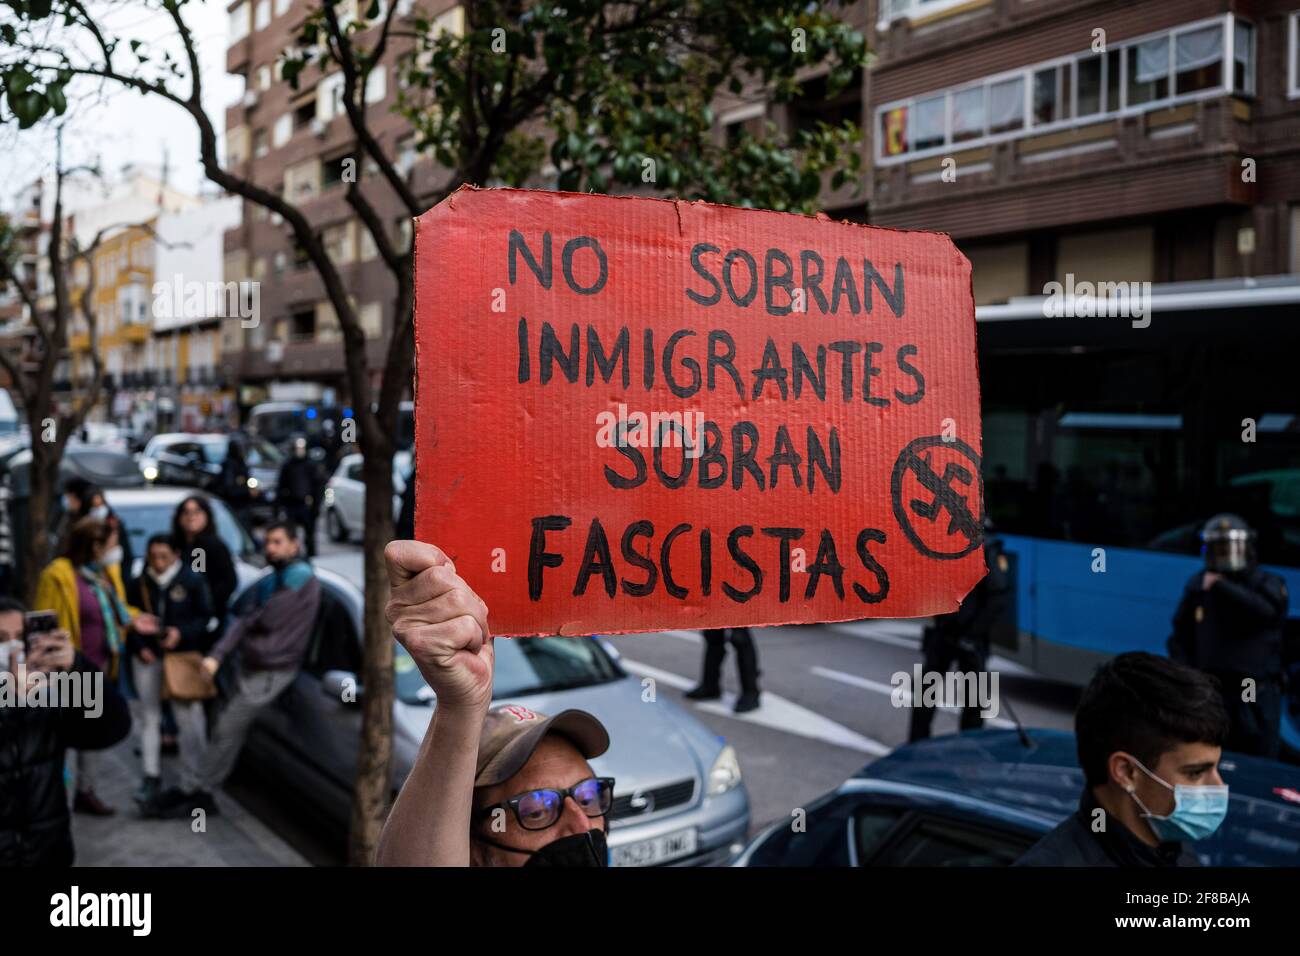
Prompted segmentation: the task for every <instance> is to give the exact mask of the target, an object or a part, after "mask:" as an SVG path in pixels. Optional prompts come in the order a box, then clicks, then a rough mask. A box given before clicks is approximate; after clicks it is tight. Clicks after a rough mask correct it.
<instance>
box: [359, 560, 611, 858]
mask: <svg viewBox="0 0 1300 956" xmlns="http://www.w3.org/2000/svg"><path fill="white" fill-rule="evenodd" d="M384 560H385V561H386V562H387V564H388V577H389V584H390V586H391V595H390V599H389V602H388V609H387V613H388V620H389V622H390V623H391V624H392V625H393V636H394V637H396V638H397V640H398V641H400V642H401V643H402V646H403V647H405V648H406V650H407V652H408V653H409V654H410V655H411V657H412V659H413V660H414V661H415V663H416V665H417V666H418V667H419V668H420V673H421V674H422V675H423V676H424V679H425V681H426V682H428V684H429V686H430V687H431V688H433V691H434V693H436V694H437V697H438V700H437V706H436V707H435V708H434V712H433V719H432V720H430V722H429V729H428V731H427V732H426V733H425V736H424V742H423V743H422V744H421V745H420V753H419V755H418V756H417V757H416V760H415V765H414V766H413V767H412V768H411V773H410V775H409V776H408V777H407V778H406V783H405V784H403V786H402V790H401V793H399V794H398V796H397V801H396V802H395V803H394V804H393V810H392V813H390V814H389V817H388V822H387V823H386V824H385V825H384V833H383V836H382V837H381V839H380V842H379V852H378V855H377V862H378V863H379V864H380V865H381V866H607V865H608V862H609V854H608V850H607V848H606V843H605V836H606V832H607V828H608V822H607V820H608V817H607V814H608V813H609V808H610V805H611V803H612V802H613V797H614V781H613V780H612V779H611V778H609V777H597V776H596V774H595V772H594V771H593V770H592V769H591V765H590V764H589V763H587V761H588V760H590V759H591V758H593V757H598V756H600V755H601V754H603V753H604V752H605V751H606V750H607V749H608V748H609V734H608V733H607V732H606V731H605V728H604V726H602V725H601V723H600V721H598V720H597V719H596V718H595V717H593V716H592V715H591V714H588V713H586V712H585V711H580V710H566V711H564V712H562V713H559V714H556V715H555V716H553V717H548V716H546V715H545V714H539V713H537V712H536V711H533V710H530V709H528V708H527V707H523V706H520V705H518V704H513V705H507V706H504V707H496V708H492V709H489V705H490V704H491V701H492V671H493V665H494V662H495V656H494V654H493V650H492V635H491V632H490V631H489V630H488V625H487V615H488V609H487V606H486V605H485V604H484V603H483V601H482V600H481V599H480V598H479V596H478V595H477V594H475V593H474V592H473V590H471V589H470V587H469V585H468V584H466V583H465V581H464V580H463V579H462V578H461V577H460V576H459V575H458V574H456V568H455V566H454V565H453V564H452V562H451V560H450V559H449V558H448V557H447V556H446V555H445V554H443V553H442V551H440V550H439V549H438V548H436V547H434V546H433V545H431V544H424V543H422V542H418V541H393V542H391V543H390V544H389V545H388V547H387V548H386V549H385V550H384Z"/></svg>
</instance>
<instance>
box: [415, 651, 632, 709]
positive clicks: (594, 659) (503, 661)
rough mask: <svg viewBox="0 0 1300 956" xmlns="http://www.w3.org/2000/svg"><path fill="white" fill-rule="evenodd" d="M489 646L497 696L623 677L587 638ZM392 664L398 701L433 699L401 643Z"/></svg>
mask: <svg viewBox="0 0 1300 956" xmlns="http://www.w3.org/2000/svg"><path fill="white" fill-rule="evenodd" d="M493 647H494V649H495V650H496V672H495V674H494V675H493V678H492V696H493V698H496V699H500V698H503V697H523V696H525V695H527V694H547V693H552V692H554V691H561V690H573V689H574V688H577V687H590V686H592V685H593V684H605V683H608V682H609V681H613V680H618V679H619V678H620V677H622V676H623V675H622V672H621V671H620V670H619V669H618V665H617V664H615V663H614V661H613V660H612V659H611V658H610V656H609V655H608V654H606V653H605V651H604V650H603V649H602V648H601V646H600V644H599V642H597V641H596V640H594V639H592V638H587V637H545V638H543V637H516V638H510V639H506V638H502V639H501V640H499V641H495V642H494V644H493ZM393 669H394V671H395V675H396V681H397V696H398V698H399V699H400V700H402V701H403V702H404V703H407V704H418V703H425V702H428V701H431V700H432V699H433V692H432V691H431V690H430V689H429V686H428V685H427V684H426V683H425V682H424V678H423V677H422V676H421V675H420V671H419V670H418V669H417V668H416V666H415V661H413V660H412V659H411V656H410V655H409V654H407V653H406V650H405V649H404V648H402V647H401V646H400V645H398V646H397V647H396V648H395V649H394V661H393Z"/></svg>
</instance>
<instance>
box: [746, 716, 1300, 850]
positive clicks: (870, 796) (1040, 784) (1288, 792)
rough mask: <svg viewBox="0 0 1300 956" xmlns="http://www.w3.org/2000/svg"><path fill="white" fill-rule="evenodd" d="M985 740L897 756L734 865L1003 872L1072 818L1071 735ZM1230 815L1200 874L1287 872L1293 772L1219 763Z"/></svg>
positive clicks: (926, 745)
mask: <svg viewBox="0 0 1300 956" xmlns="http://www.w3.org/2000/svg"><path fill="white" fill-rule="evenodd" d="M1026 735H1027V737H1028V739H1029V746H1027V747H1026V746H1025V745H1024V743H1023V742H1022V741H1021V739H1020V736H1019V734H1018V733H1017V732H1016V731H1014V730H988V731H976V732H972V733H965V734H953V735H949V736H946V737H936V738H934V739H931V740H926V741H922V742H920V743H916V744H909V745H907V746H904V747H899V748H898V749H897V750H895V751H894V752H893V753H891V754H890V755H889V756H887V757H883V758H881V759H880V760H877V761H876V762H875V763H872V764H869V765H868V766H866V767H864V768H863V769H862V770H861V771H859V772H858V773H857V774H855V775H854V776H853V777H851V778H849V779H848V780H847V781H845V782H844V784H843V785H842V786H840V787H839V789H837V790H836V791H834V792H833V793H829V794H826V795H825V796H823V797H820V798H819V799H817V800H815V801H813V802H812V803H811V804H810V805H809V806H807V807H805V808H802V809H803V815H802V817H801V815H800V811H799V810H796V811H795V812H794V814H793V815H792V816H791V819H790V820H779V821H777V822H776V823H775V824H773V825H772V826H770V827H768V828H767V829H766V830H764V831H763V832H762V833H760V834H759V835H758V836H757V837H755V839H754V840H753V842H752V843H750V845H749V846H748V847H747V848H746V849H745V851H744V853H742V854H741V856H740V857H739V858H738V859H737V861H736V864H735V865H737V866H1007V865H1009V864H1010V863H1012V862H1014V861H1015V859H1016V858H1017V857H1019V856H1020V855H1021V854H1022V853H1023V852H1024V851H1025V850H1026V849H1028V848H1029V847H1030V846H1032V845H1033V844H1034V843H1035V842H1036V841H1037V840H1038V839H1039V838H1040V837H1041V836H1042V835H1043V834H1045V833H1046V832H1047V831H1048V830H1050V829H1052V828H1053V827H1055V826H1056V825H1057V824H1058V823H1060V822H1061V821H1062V820H1063V819H1065V817H1067V816H1069V815H1070V814H1071V813H1073V812H1074V811H1075V810H1076V809H1077V807H1078V804H1079V795H1080V793H1081V792H1082V790H1083V771H1081V770H1080V769H1079V766H1078V762H1077V758H1076V756H1075V744H1074V735H1073V734H1070V733H1065V732H1062V731H1055V730H1029V731H1026ZM1219 772H1220V773H1221V774H1222V776H1223V780H1224V782H1225V783H1227V784H1228V786H1229V787H1230V791H1229V792H1230V794H1231V803H1230V806H1229V810H1228V817H1227V819H1226V820H1225V821H1224V823H1223V825H1222V826H1221V827H1220V828H1219V830H1218V832H1216V833H1215V834H1214V835H1213V836H1212V837H1210V838H1209V839H1207V840H1202V841H1200V842H1199V843H1196V844H1193V848H1194V850H1195V852H1196V854H1197V855H1198V856H1199V857H1200V858H1201V862H1202V863H1204V864H1206V865H1207V866H1294V865H1295V863H1296V861H1297V860H1298V859H1300V770H1298V769H1297V768H1295V767H1292V766H1289V765H1287V764H1282V763H1278V762H1276V761H1272V760H1263V759H1260V758H1258V757H1245V756H1241V755H1239V754H1231V753H1225V754H1224V755H1223V759H1222V761H1221V763H1220V766H1219Z"/></svg>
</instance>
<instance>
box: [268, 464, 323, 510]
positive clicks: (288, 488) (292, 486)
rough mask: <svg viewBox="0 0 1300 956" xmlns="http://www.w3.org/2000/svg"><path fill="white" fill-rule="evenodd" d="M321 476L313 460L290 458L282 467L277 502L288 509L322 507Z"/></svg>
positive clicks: (277, 489)
mask: <svg viewBox="0 0 1300 956" xmlns="http://www.w3.org/2000/svg"><path fill="white" fill-rule="evenodd" d="M320 485H321V481H320V476H319V474H318V473H317V468H316V465H315V463H314V462H312V461H311V459H309V458H306V457H303V458H296V457H290V458H289V460H288V461H286V462H285V463H284V464H283V465H281V466H280V478H279V481H278V482H277V484H276V489H275V494H276V500H277V501H279V502H280V504H282V505H284V506H286V507H292V506H308V507H312V508H316V507H318V506H319V505H320Z"/></svg>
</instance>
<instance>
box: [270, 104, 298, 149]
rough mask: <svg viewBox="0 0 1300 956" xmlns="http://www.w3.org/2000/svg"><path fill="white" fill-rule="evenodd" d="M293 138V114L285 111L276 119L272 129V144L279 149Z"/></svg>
mask: <svg viewBox="0 0 1300 956" xmlns="http://www.w3.org/2000/svg"><path fill="white" fill-rule="evenodd" d="M292 138H293V114H292V113H285V114H283V115H282V116H280V117H279V118H278V119H277V120H276V121H275V126H274V127H273V128H272V130H271V145H272V146H273V147H275V148H276V149H279V148H280V147H281V146H283V145H284V144H285V143H287V142H289V140H290V139H292Z"/></svg>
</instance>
